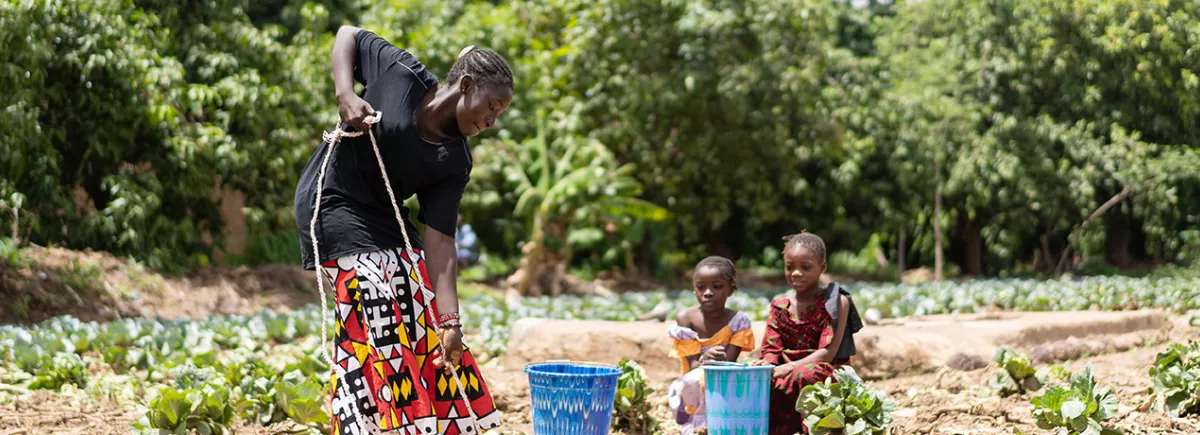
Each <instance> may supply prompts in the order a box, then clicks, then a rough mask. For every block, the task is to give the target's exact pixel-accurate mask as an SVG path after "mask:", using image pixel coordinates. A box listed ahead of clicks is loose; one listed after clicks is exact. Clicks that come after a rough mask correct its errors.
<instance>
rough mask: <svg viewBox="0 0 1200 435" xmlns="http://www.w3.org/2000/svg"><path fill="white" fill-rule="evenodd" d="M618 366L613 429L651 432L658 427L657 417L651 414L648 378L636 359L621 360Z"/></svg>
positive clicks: (651, 390) (650, 390) (651, 389)
mask: <svg viewBox="0 0 1200 435" xmlns="http://www.w3.org/2000/svg"><path fill="white" fill-rule="evenodd" d="M618 367H620V368H621V375H620V376H619V377H617V394H616V396H615V398H614V399H613V402H614V403H613V424H612V427H613V428H614V429H626V430H632V431H634V432H637V433H653V432H654V431H655V430H656V429H658V424H659V422H658V419H657V418H655V417H654V416H653V415H652V414H651V410H652V409H653V405H654V404H653V403H651V401H650V393H652V392H654V388H652V387H650V378H649V377H648V376H646V371H645V370H643V369H642V366H641V365H639V364H638V363H637V362H636V361H632V360H622V361H621V362H620V363H619V364H618Z"/></svg>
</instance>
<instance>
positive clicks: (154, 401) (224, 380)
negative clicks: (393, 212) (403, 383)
mask: <svg viewBox="0 0 1200 435" xmlns="http://www.w3.org/2000/svg"><path fill="white" fill-rule="evenodd" d="M319 316H320V313H319V311H318V310H316V309H312V308H309V309H305V310H298V311H295V312H292V313H288V314H286V315H280V314H276V313H274V312H271V311H264V312H261V313H259V314H257V315H254V316H248V317H247V316H229V317H213V318H208V319H203V320H197V321H163V320H133V319H125V320H119V321H114V322H110V323H105V324H98V323H83V322H80V321H78V320H76V319H74V318H70V317H61V318H55V319H52V320H50V321H47V322H45V323H43V324H41V325H38V326H36V327H34V328H29V329H26V328H20V327H13V326H2V327H0V357H3V360H4V361H5V362H6V364H3V365H2V366H0V385H8V386H9V387H10V388H6V389H4V390H5V391H7V392H9V393H17V394H21V393H22V392H26V393H27V392H28V391H29V390H35V389H49V390H60V391H66V390H68V389H84V390H86V391H87V392H88V393H89V394H91V395H93V396H96V395H101V394H105V393H106V392H110V391H112V390H114V389H121V388H122V387H115V386H117V385H122V384H124V385H125V386H124V387H123V389H122V390H121V391H122V393H121V394H118V395H116V396H118V397H121V398H124V399H127V400H129V401H131V402H133V403H132V404H133V405H135V406H138V407H139V408H140V409H142V411H143V413H144V416H143V417H142V418H140V419H138V420H136V421H134V422H133V431H134V432H135V433H144V434H174V433H190V431H193V430H194V431H196V433H203V434H224V433H229V427H230V425H231V424H232V423H233V420H234V417H235V416H240V417H241V418H243V419H245V420H247V421H250V422H254V423H258V424H262V425H269V424H273V423H279V422H284V421H289V420H290V421H291V422H292V424H293V425H294V426H296V428H297V430H298V431H300V432H312V431H319V430H322V429H325V428H327V427H328V425H329V415H328V414H327V413H325V412H324V411H323V410H322V408H321V406H322V404H323V400H324V398H325V397H326V396H327V393H326V391H327V387H326V385H327V380H328V378H329V366H328V365H327V364H325V363H324V361H323V360H322V359H321V357H320V354H319V353H318V352H319V351H320V349H319V347H320V341H319V337H317V336H316V335H315V331H318V330H319V328H320V324H319V323H318V322H319ZM89 369H90V370H89ZM89 371H90V372H92V373H95V374H94V375H93V374H89Z"/></svg>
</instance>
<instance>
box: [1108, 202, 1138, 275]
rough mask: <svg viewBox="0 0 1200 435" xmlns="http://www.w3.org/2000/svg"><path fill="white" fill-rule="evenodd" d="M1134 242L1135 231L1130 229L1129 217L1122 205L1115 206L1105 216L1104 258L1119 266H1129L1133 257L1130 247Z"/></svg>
mask: <svg viewBox="0 0 1200 435" xmlns="http://www.w3.org/2000/svg"><path fill="white" fill-rule="evenodd" d="M1132 242H1133V233H1132V232H1130V231H1129V218H1128V216H1126V215H1125V212H1124V211H1122V210H1121V208H1120V207H1113V209H1112V210H1111V211H1109V213H1108V214H1107V215H1105V216H1104V252H1105V255H1104V258H1105V260H1107V261H1108V263H1109V264H1111V265H1113V266H1117V267H1129V265H1130V264H1132V263H1133V257H1132V256H1131V255H1130V253H1129V247H1130V245H1131V244H1132Z"/></svg>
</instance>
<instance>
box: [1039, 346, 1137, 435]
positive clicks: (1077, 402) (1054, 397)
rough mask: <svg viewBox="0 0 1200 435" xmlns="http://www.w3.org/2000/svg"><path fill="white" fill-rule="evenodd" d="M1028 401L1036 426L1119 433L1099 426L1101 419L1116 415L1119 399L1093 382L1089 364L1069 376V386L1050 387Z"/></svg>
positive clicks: (1091, 434)
mask: <svg viewBox="0 0 1200 435" xmlns="http://www.w3.org/2000/svg"><path fill="white" fill-rule="evenodd" d="M1030 403H1032V404H1033V417H1034V418H1036V419H1037V426H1038V427H1039V428H1042V429H1063V430H1066V431H1068V432H1069V433H1072V434H1087V435H1101V434H1111V433H1120V430H1113V429H1106V428H1104V427H1103V426H1102V422H1103V421H1104V420H1107V419H1109V418H1110V417H1112V416H1114V415H1116V413H1117V408H1118V407H1119V406H1120V402H1119V401H1118V400H1117V397H1116V396H1114V395H1113V393H1112V390H1110V389H1109V388H1108V387H1102V388H1101V387H1098V386H1097V385H1096V380H1095V379H1094V378H1093V377H1092V364H1091V363H1088V364H1087V366H1086V367H1084V369H1083V371H1082V372H1080V373H1078V374H1076V375H1075V376H1074V377H1072V378H1071V385H1070V386H1069V387H1066V388H1064V387H1060V386H1054V387H1050V388H1049V389H1047V390H1046V393H1045V394H1044V395H1042V396H1039V397H1034V398H1033V399H1032V400H1030Z"/></svg>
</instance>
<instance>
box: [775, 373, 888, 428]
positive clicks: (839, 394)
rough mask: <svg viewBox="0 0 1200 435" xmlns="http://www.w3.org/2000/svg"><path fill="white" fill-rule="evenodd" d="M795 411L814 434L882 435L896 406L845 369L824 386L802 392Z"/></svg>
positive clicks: (824, 383)
mask: <svg viewBox="0 0 1200 435" xmlns="http://www.w3.org/2000/svg"><path fill="white" fill-rule="evenodd" d="M796 411H797V412H799V413H801V414H803V415H804V426H805V427H806V428H808V433H811V434H822V435H823V434H840V433H844V434H846V435H880V434H883V433H885V431H886V430H887V428H888V425H890V424H892V412H894V411H896V404H895V403H892V401H891V400H889V399H888V397H887V394H884V393H883V392H881V391H876V390H871V389H870V388H868V387H867V386H866V384H864V383H863V381H862V379H861V378H859V377H858V374H857V373H855V372H854V368H852V367H850V366H844V367H841V368H839V369H837V370H835V371H834V372H833V377H832V378H826V379H825V382H823V383H818V384H813V385H808V386H806V387H804V389H803V390H800V398H799V399H798V400H797V401H796Z"/></svg>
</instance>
